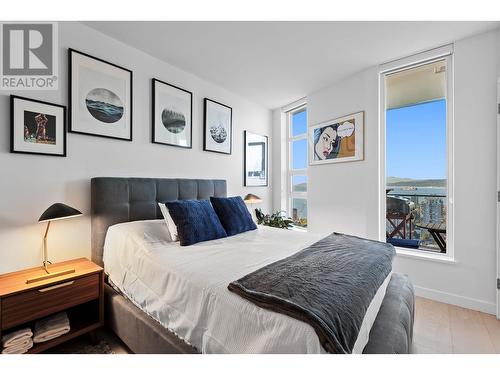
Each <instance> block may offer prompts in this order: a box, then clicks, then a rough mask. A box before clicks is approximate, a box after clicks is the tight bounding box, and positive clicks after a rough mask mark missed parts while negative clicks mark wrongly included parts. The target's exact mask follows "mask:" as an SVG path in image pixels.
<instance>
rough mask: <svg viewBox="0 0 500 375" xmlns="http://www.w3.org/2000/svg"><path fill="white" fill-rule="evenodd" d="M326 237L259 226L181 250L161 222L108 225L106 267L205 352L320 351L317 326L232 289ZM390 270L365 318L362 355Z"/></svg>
mask: <svg viewBox="0 0 500 375" xmlns="http://www.w3.org/2000/svg"><path fill="white" fill-rule="evenodd" d="M322 237H324V236H322V235H317V234H310V233H303V232H297V231H287V230H283V229H274V228H269V227H262V226H259V228H258V229H257V230H254V231H250V232H245V233H242V234H239V235H236V236H232V237H228V238H224V239H219V240H213V241H207V242H201V243H198V244H195V245H192V246H185V247H181V246H180V245H179V243H178V242H171V241H170V238H169V234H168V230H167V229H166V224H165V221H163V220H147V221H135V222H129V223H122V224H117V225H114V226H111V227H110V228H109V229H108V233H107V235H106V241H105V245H104V256H103V260H104V268H105V272H106V273H107V274H108V275H109V278H110V280H111V282H112V283H113V284H114V286H115V287H116V288H118V289H119V290H120V291H121V292H122V293H123V294H124V295H125V296H127V297H128V298H129V299H130V300H131V301H132V302H133V303H134V304H135V305H137V306H138V307H140V308H141V309H142V310H143V311H144V312H146V313H147V314H148V315H150V316H151V317H153V318H154V319H155V320H157V321H158V322H160V323H161V324H162V325H163V326H165V327H167V328H168V329H169V330H170V331H172V332H174V333H175V334H176V335H177V336H179V337H180V338H182V339H183V340H185V341H186V342H188V343H189V344H191V345H192V346H194V347H196V348H197V349H198V350H200V351H201V352H202V353H323V352H324V350H323V348H322V347H321V344H320V342H319V339H318V336H317V335H316V333H315V332H314V330H313V328H312V327H311V326H309V325H308V324H306V323H304V322H301V321H299V320H296V319H293V318H291V317H288V316H287V315H283V314H279V313H275V312H272V311H269V310H266V309H263V308H260V307H258V306H256V305H254V304H253V303H251V302H249V301H247V300H245V299H243V298H242V297H240V296H238V295H236V294H234V293H232V292H230V291H229V290H228V289H227V286H228V284H229V283H230V282H231V281H234V280H237V279H239V278H241V277H243V276H245V275H247V274H249V273H251V272H253V271H255V270H257V269H259V268H261V267H263V266H265V265H267V264H270V263H272V262H274V261H277V260H279V259H282V258H285V257H287V256H289V255H291V254H294V253H296V252H297V251H299V250H301V249H303V248H305V247H307V246H309V245H311V244H313V243H314V242H316V241H318V240H319V239H321V238H322ZM389 280H390V275H389V276H388V277H387V279H386V280H385V281H384V283H383V284H382V286H381V287H380V288H379V290H378V292H377V294H376V295H375V298H374V299H373V301H372V303H371V304H370V306H369V308H368V311H367V314H366V316H365V318H364V321H363V325H362V327H361V330H360V333H359V336H358V339H357V341H356V344H355V346H354V350H353V352H354V353H361V352H362V351H363V348H364V346H365V345H366V343H367V342H368V334H369V332H370V329H371V327H372V325H373V322H374V321H375V318H376V316H377V313H378V310H379V309H380V305H381V303H382V300H383V297H384V295H385V290H386V288H387V284H388V282H389Z"/></svg>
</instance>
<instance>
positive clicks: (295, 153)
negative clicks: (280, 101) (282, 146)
mask: <svg viewBox="0 0 500 375" xmlns="http://www.w3.org/2000/svg"><path fill="white" fill-rule="evenodd" d="M287 129H288V130H287V134H288V164H287V165H288V173H287V180H288V184H287V185H288V186H287V192H288V196H287V206H288V215H289V216H290V217H291V218H292V219H293V222H294V223H295V225H298V226H301V227H304V228H305V227H307V164H308V162H307V110H306V107H305V106H304V105H303V106H301V107H298V108H296V109H294V110H291V111H289V112H287Z"/></svg>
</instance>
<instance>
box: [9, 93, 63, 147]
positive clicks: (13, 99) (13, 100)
mask: <svg viewBox="0 0 500 375" xmlns="http://www.w3.org/2000/svg"><path fill="white" fill-rule="evenodd" d="M16 100H22V101H26V102H31V103H37V104H42V105H47V106H51V107H57V108H60V109H62V127H63V128H62V140H63V147H62V149H63V151H62V153H48V152H37V151H21V150H18V149H16V147H15V138H14V133H15V126H16V120H17V119H16V117H15V105H16ZM66 126H67V125H66V106H64V105H61V104H56V103H50V102H45V101H42V100H37V99H32V98H26V97H23V96H18V95H10V152H11V153H14V154H31V155H46V156H60V157H66V151H67V134H66ZM56 127H57V123H56ZM55 131H57V129H55ZM42 147H43V146H42Z"/></svg>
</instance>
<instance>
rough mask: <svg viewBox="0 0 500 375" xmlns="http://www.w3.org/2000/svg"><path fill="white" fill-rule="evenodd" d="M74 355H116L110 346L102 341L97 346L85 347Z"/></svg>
mask: <svg viewBox="0 0 500 375" xmlns="http://www.w3.org/2000/svg"><path fill="white" fill-rule="evenodd" d="M73 354H115V352H114V351H113V350H111V347H110V346H109V344H108V343H107V342H106V341H104V340H102V341H101V342H100V343H99V344H97V345H85V346H84V347H83V348H81V349H78V350H76V351H74V352H73Z"/></svg>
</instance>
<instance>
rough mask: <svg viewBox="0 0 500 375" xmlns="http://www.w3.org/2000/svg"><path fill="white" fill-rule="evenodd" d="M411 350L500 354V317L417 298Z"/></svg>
mask: <svg viewBox="0 0 500 375" xmlns="http://www.w3.org/2000/svg"><path fill="white" fill-rule="evenodd" d="M415 302H416V306H415V326H414V331H413V348H412V353H416V354H424V353H425V354H446V353H462V354H469V353H500V320H497V319H496V317H495V316H493V315H488V314H484V313H480V312H477V311H473V310H468V309H464V308H461V307H457V306H453V305H447V304H445V303H440V302H436V301H431V300H429V299H425V298H421V297H417V298H416V301H415ZM98 337H100V338H101V339H103V340H105V341H106V342H107V343H108V344H109V346H110V347H111V349H112V351H113V352H114V353H117V354H118V353H123V354H125V353H130V350H129V349H128V348H127V347H126V346H125V344H123V342H121V340H120V339H119V338H118V337H116V336H115V335H114V334H113V333H112V332H111V331H109V330H107V329H101V330H99V332H98ZM88 344H89V339H88V337H85V336H84V337H80V338H77V339H74V340H72V341H71V342H69V343H66V344H62V345H60V346H59V347H56V348H54V349H53V350H51V351H50V352H51V353H72V352H73V353H74V352H76V351H78V350H79V349H81V347H83V346H85V345H88Z"/></svg>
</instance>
